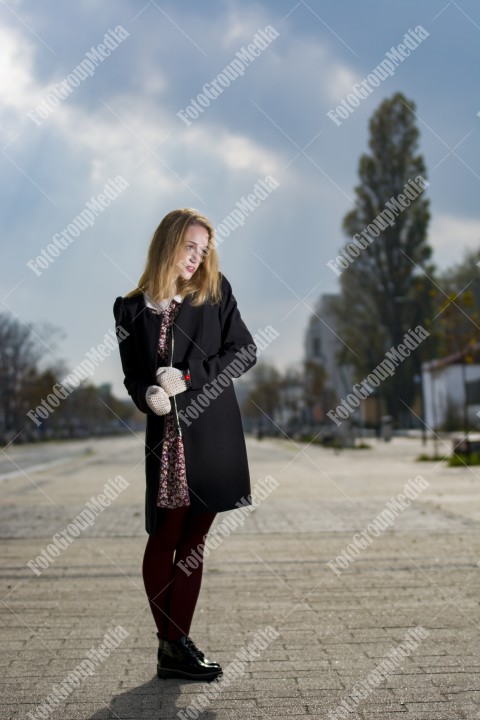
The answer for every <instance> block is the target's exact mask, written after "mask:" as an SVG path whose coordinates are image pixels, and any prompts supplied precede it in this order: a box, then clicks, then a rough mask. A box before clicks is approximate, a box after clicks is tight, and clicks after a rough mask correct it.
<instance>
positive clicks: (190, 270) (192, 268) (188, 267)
mask: <svg viewBox="0 0 480 720" xmlns="http://www.w3.org/2000/svg"><path fill="white" fill-rule="evenodd" d="M186 269H187V270H188V272H191V273H192V272H195V268H194V267H192V266H191V265H187V267H186Z"/></svg>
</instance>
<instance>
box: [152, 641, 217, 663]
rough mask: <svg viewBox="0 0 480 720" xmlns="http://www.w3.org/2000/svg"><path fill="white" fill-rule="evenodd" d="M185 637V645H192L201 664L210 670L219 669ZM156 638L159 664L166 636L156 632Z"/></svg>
mask: <svg viewBox="0 0 480 720" xmlns="http://www.w3.org/2000/svg"><path fill="white" fill-rule="evenodd" d="M185 637H186V640H185V642H186V643H187V644H190V645H193V647H194V648H195V652H197V653H198V654H199V656H200V658H201V659H202V660H203V663H204V664H205V665H209V666H210V667H211V668H216V669H218V668H220V665H219V664H218V663H217V662H213V661H212V660H209V659H208V658H206V657H205V654H204V653H203V652H202V651H201V650H199V648H197V646H196V645H195V644H194V642H193V640H192V639H191V638H190V637H189V636H188V635H186V636H185ZM157 638H158V655H157V658H158V661H159V662H160V655H161V654H162V652H163V647H164V643H165V642H166V640H167V636H166V634H165V635H160V633H158V632H157Z"/></svg>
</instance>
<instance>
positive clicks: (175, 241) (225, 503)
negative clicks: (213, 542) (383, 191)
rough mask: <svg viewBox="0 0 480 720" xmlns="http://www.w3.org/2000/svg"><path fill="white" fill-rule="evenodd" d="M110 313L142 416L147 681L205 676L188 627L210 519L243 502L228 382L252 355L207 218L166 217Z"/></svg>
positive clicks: (239, 445) (208, 667) (243, 461)
mask: <svg viewBox="0 0 480 720" xmlns="http://www.w3.org/2000/svg"><path fill="white" fill-rule="evenodd" d="M113 312H114V316H115V321H116V324H117V326H120V327H121V328H123V330H125V331H126V332H127V333H128V335H126V337H125V338H124V339H123V340H121V341H120V342H119V349H120V357H121V362H122V368H123V372H124V375H125V380H124V383H125V387H126V388H127V391H128V393H129V394H130V396H131V397H132V399H133V401H134V403H135V405H136V406H137V407H138V408H139V409H140V410H141V411H142V412H143V413H145V414H146V416H147V425H146V441H145V442H146V444H145V470H146V481H147V487H146V507H145V519H146V531H147V533H148V534H149V538H148V541H147V546H146V548H145V555H144V559H143V580H144V585H145V590H146V593H147V597H148V600H149V604H150V608H151V611H152V614H153V618H154V621H155V624H156V626H157V636H158V639H159V648H158V663H157V674H158V676H159V677H162V678H168V677H186V678H191V679H198V680H213V679H214V678H216V677H217V676H218V675H219V674H221V672H222V669H221V667H220V665H219V664H218V663H215V662H211V661H209V660H208V659H207V658H206V657H205V655H204V653H203V652H202V651H201V650H199V649H198V647H197V646H196V645H195V643H194V642H193V640H192V639H191V638H190V636H189V631H190V625H191V622H192V617H193V614H194V611H195V606H196V602H197V598H198V595H199V592H200V585H201V580H202V570H203V562H202V560H203V543H204V542H205V538H206V536H207V534H208V531H209V528H210V526H211V524H212V522H213V520H214V519H215V515H216V513H218V512H223V511H225V510H232V509H235V507H237V505H236V503H238V502H240V501H241V502H242V503H246V504H251V500H250V498H249V495H250V476H249V468H248V461H247V452H246V447H245V437H244V434H243V427H242V421H241V415H240V410H239V407H238V403H237V398H236V395H235V390H234V388H233V383H232V378H233V377H238V376H239V375H241V374H243V373H244V372H246V371H247V370H248V369H249V368H251V367H252V366H253V365H254V364H255V362H256V350H257V348H256V345H255V343H254V341H253V338H252V336H251V334H250V332H249V331H248V329H247V327H246V325H245V323H244V322H243V320H242V318H241V315H240V312H239V310H238V308H237V303H236V300H235V297H234V296H233V294H232V288H231V286H230V283H229V282H228V280H227V278H226V277H225V275H223V274H222V273H220V272H219V269H218V255H217V251H216V249H215V246H214V229H213V227H212V224H211V223H210V221H209V220H208V219H207V218H206V217H204V216H203V215H200V214H199V213H198V212H196V211H195V210H192V209H189V208H184V209H180V210H174V211H172V212H170V213H169V214H168V215H166V216H165V217H164V219H163V220H162V222H161V223H160V225H159V226H158V228H157V229H156V231H155V233H154V235H153V238H152V241H151V243H150V247H149V250H148V256H147V262H146V267H145V270H144V272H143V275H142V276H141V278H140V280H139V282H138V287H137V288H136V289H135V290H132V291H131V292H129V293H128V294H127V295H126V296H125V297H118V298H117V299H116V300H115V304H114V308H113ZM124 334H125V333H122V335H124ZM193 553H194V554H193ZM190 556H191V557H190ZM199 557H200V559H201V561H200V562H199V561H198V558H199Z"/></svg>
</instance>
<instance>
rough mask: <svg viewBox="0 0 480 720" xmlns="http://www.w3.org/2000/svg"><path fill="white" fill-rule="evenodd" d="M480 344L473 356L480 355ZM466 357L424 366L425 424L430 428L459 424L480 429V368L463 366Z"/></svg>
mask: <svg viewBox="0 0 480 720" xmlns="http://www.w3.org/2000/svg"><path fill="white" fill-rule="evenodd" d="M479 349H480V344H479V345H477V346H476V347H475V348H474V349H473V352H476V353H477V354H478V351H479ZM462 360H463V353H455V354H454V355H450V356H448V357H446V358H442V359H440V360H431V361H430V362H425V363H423V364H422V383H423V403H424V414H425V422H426V424H427V426H428V427H430V428H434V429H437V428H441V427H444V426H445V424H446V423H450V424H451V423H452V421H456V424H457V427H462V426H463V424H464V414H465V411H466V414H467V422H468V424H469V425H471V426H473V427H480V420H479V416H478V415H477V413H478V412H480V364H479V363H478V361H477V362H476V363H464V362H462Z"/></svg>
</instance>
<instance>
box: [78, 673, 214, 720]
mask: <svg viewBox="0 0 480 720" xmlns="http://www.w3.org/2000/svg"><path fill="white" fill-rule="evenodd" d="M206 684H207V683H202V682H198V681H195V680H181V679H172V680H162V679H159V678H157V677H156V676H155V677H153V678H152V679H151V680H149V681H148V682H146V683H144V684H143V685H138V687H135V688H131V689H130V690H127V691H126V692H124V693H120V694H119V695H116V696H115V697H113V698H112V700H111V701H110V703H109V704H108V706H107V705H105V706H104V707H103V708H101V709H100V710H98V712H96V713H95V714H94V715H91V716H90V718H89V720H153V719H154V718H162V720H165V719H167V720H168V718H172V720H173V719H175V720H177V718H178V715H177V713H179V712H181V711H182V710H185V708H187V707H188V705H189V702H190V700H193V699H194V698H196V697H197V695H200V694H202V693H203V690H204V686H205V685H206ZM184 685H189V686H190V688H189V690H190V692H188V694H187V695H185V694H184V695H183V702H182V703H181V705H177V700H178V698H179V697H180V695H181V694H182V687H183V686H184ZM190 712H191V711H190ZM200 715H201V717H202V720H216V718H217V713H216V712H213V711H210V710H208V708H207V709H206V710H204V711H203V712H201V713H199V715H198V717H199V716H200ZM181 717H182V716H180V718H181ZM183 717H194V715H193V713H191V714H190V715H188V714H187V713H185V715H184V716H183Z"/></svg>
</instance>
